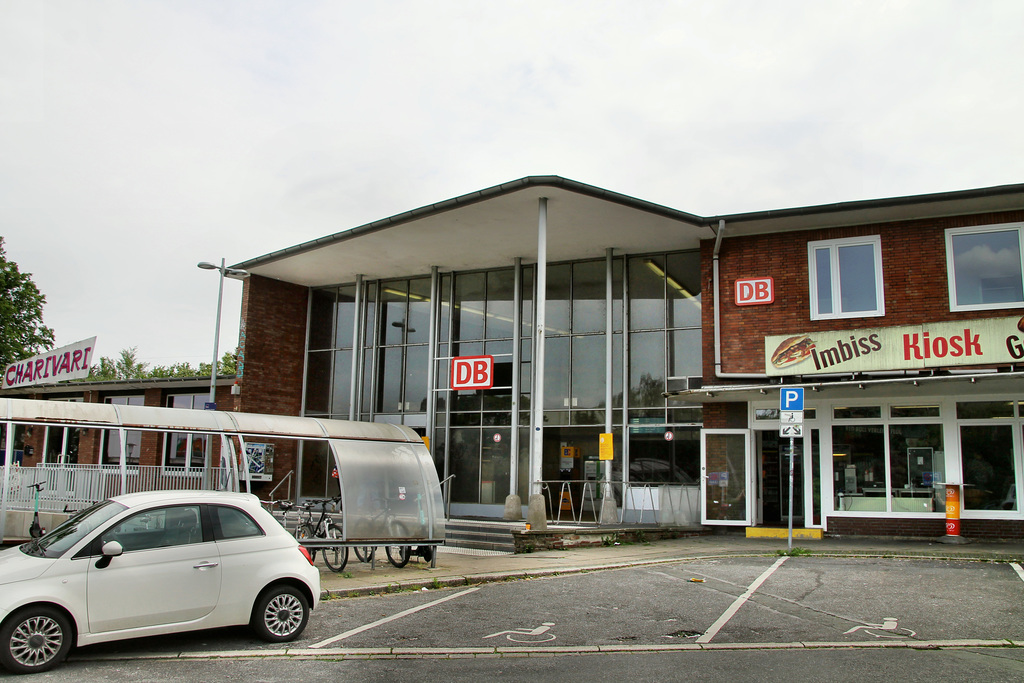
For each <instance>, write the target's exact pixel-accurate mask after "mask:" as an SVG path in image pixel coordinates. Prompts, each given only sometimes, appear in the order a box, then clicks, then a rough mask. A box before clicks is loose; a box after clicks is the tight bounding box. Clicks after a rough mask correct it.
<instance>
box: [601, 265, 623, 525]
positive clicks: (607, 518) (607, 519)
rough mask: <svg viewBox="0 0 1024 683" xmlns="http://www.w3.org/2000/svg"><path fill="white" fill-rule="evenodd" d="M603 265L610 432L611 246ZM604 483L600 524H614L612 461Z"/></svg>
mask: <svg viewBox="0 0 1024 683" xmlns="http://www.w3.org/2000/svg"><path fill="white" fill-rule="evenodd" d="M604 261H605V267H604V281H605V289H604V303H605V330H604V333H605V345H604V346H605V348H604V383H605V386H604V432H605V434H611V433H612V429H613V426H614V411H613V410H612V367H613V353H612V348H613V346H614V344H613V339H614V337H613V335H614V333H615V321H614V317H615V316H614V311H613V307H614V305H615V299H614V296H613V291H612V278H613V272H612V248H611V247H609V248H608V249H606V250H605V257H604ZM601 478H602V479H603V480H604V485H603V486H602V487H601V490H602V495H601V518H600V522H601V524H615V523H616V522H618V521H619V513H618V510H617V509H616V505H615V495H614V494H613V493H612V487H611V482H612V461H611V460H605V461H604V472H602V477H601Z"/></svg>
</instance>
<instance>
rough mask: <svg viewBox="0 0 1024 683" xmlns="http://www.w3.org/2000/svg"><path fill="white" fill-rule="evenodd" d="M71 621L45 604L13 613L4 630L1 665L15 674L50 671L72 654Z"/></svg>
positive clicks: (0, 639)
mask: <svg viewBox="0 0 1024 683" xmlns="http://www.w3.org/2000/svg"><path fill="white" fill-rule="evenodd" d="M71 639H72V628H71V621H70V620H69V619H68V618H67V616H65V615H64V613H63V612H61V611H59V610H56V609H54V608H52V607H46V606H43V605H39V606H34V607H26V608H24V609H21V610H19V611H17V612H15V613H14V614H12V615H11V616H10V617H9V618H8V619H7V621H5V622H4V624H3V627H0V663H2V664H3V665H4V667H5V668H6V669H7V670H8V671H11V672H13V673H21V674H27V673H38V672H41V671H49V670H50V669H52V668H53V667H55V666H57V665H58V664H60V663H61V662H63V661H64V660H65V659H66V658H67V656H68V652H70V651H71Z"/></svg>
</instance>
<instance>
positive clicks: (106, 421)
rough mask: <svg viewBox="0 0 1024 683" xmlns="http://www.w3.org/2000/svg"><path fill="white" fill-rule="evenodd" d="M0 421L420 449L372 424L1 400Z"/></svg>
mask: <svg viewBox="0 0 1024 683" xmlns="http://www.w3.org/2000/svg"><path fill="white" fill-rule="evenodd" d="M0 419H3V420H10V421H14V422H19V423H26V424H33V423H50V424H74V425H76V426H80V427H97V428H104V429H118V428H124V429H142V430H147V429H152V430H163V431H181V432H217V433H222V434H226V435H232V434H238V435H242V436H246V435H250V436H253V435H258V436H268V437H281V438H291V439H354V440H361V441H404V442H412V443H422V439H420V437H419V436H418V435H417V434H416V432H414V431H413V430H412V429H410V428H408V427H403V426H401V425H392V424H382V423H375V422H373V423H371V422H348V421H344V420H326V419H320V418H315V417H294V416H291V415H264V414H260V413H233V412H228V411H221V410H189V409H184V408H159V407H154V406H126V405H111V404H108V403H80V402H69V401H39V400H34V399H21V398H0Z"/></svg>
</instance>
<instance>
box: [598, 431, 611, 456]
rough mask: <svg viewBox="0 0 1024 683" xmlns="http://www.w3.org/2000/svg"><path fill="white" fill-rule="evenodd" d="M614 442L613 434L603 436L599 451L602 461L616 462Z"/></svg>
mask: <svg viewBox="0 0 1024 683" xmlns="http://www.w3.org/2000/svg"><path fill="white" fill-rule="evenodd" d="M613 446H614V442H613V441H612V435H611V434H602V435H601V441H600V450H599V451H598V457H599V458H600V459H601V460H614V459H615V449H614V447H613Z"/></svg>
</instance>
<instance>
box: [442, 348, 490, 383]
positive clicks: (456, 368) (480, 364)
mask: <svg viewBox="0 0 1024 683" xmlns="http://www.w3.org/2000/svg"><path fill="white" fill-rule="evenodd" d="M493 385H494V356H461V357H459V358H452V389H490V388H491V387H492V386H493Z"/></svg>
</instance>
